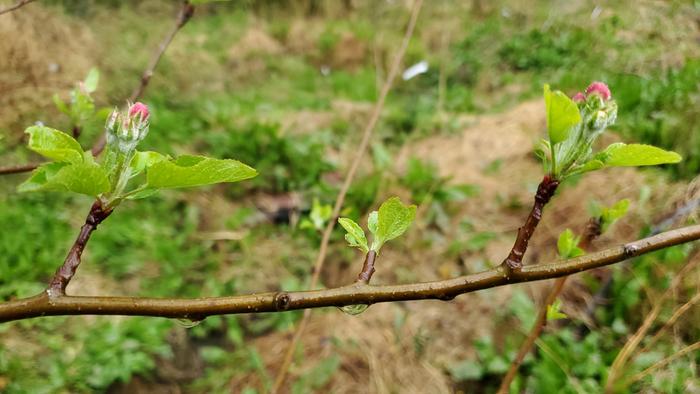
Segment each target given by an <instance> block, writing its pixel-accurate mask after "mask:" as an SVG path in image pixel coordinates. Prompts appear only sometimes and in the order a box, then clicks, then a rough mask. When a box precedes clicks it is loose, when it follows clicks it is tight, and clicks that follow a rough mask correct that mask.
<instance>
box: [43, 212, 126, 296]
mask: <svg viewBox="0 0 700 394" xmlns="http://www.w3.org/2000/svg"><path fill="white" fill-rule="evenodd" d="M111 213H112V210H111V209H104V208H103V207H102V203H101V202H100V200H97V201H95V203H94V204H92V207H91V208H90V212H89V213H88V215H87V218H86V219H85V224H84V225H83V227H81V228H80V233H79V234H78V238H76V240H75V242H74V243H73V246H72V247H71V248H70V251H69V252H68V255H67V256H66V259H65V260H64V261H63V265H62V266H61V267H59V268H58V270H56V273H55V274H54V276H53V278H52V279H51V282H50V283H49V288H48V294H49V296H50V297H52V298H53V297H56V296H63V295H65V294H66V287H67V286H68V283H69V282H70V280H71V279H72V278H73V275H75V271H76V270H77V269H78V266H79V265H80V260H81V256H82V254H83V250H84V249H85V245H87V242H88V241H89V240H90V235H91V234H92V232H93V231H95V230H96V229H97V226H98V225H99V224H100V223H102V221H103V220H105V219H107V217H108V216H109V215H110V214H111Z"/></svg>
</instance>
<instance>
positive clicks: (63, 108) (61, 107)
mask: <svg viewBox="0 0 700 394" xmlns="http://www.w3.org/2000/svg"><path fill="white" fill-rule="evenodd" d="M53 103H54V105H56V108H58V110H59V111H61V112H63V113H64V114H70V110H69V109H68V106H67V105H66V103H65V102H64V101H63V100H61V97H59V95H58V93H55V94H54V95H53Z"/></svg>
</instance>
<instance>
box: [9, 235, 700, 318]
mask: <svg viewBox="0 0 700 394" xmlns="http://www.w3.org/2000/svg"><path fill="white" fill-rule="evenodd" d="M698 239H700V225H695V226H689V227H683V228H679V229H676V230H671V231H667V232H664V233H661V234H658V235H655V236H652V237H649V238H644V239H641V240H638V241H634V242H630V243H627V244H625V245H620V246H617V247H614V248H610V249H606V250H603V251H600V252H596V253H591V254H587V255H584V256H580V257H576V258H573V259H569V260H566V261H557V262H553V263H548V264H538V265H532V266H525V267H523V268H522V270H521V271H520V274H519V275H517V276H515V277H514V276H508V275H507V273H506V272H505V271H504V270H503V269H502V268H501V267H496V268H493V269H490V270H488V271H484V272H480V273H477V274H472V275H466V276H460V277H457V278H453V279H447V280H442V281H436V282H422V283H412V284H401V285H383V286H373V285H364V284H359V283H353V284H351V285H348V286H342V287H338V288H332V289H322V290H308V291H297V292H284V291H282V292H271V293H259V294H250V295H239V296H231V297H213V298H196V299H178V298H141V297H92V296H87V297H84V296H58V297H52V298H49V296H48V295H47V293H46V292H43V293H41V294H39V295H36V296H34V297H30V298H25V299H19V300H12V301H7V302H4V303H0V322H7V321H12V320H21V319H29V318H34V317H41V316H57V315H127V316H157V317H168V318H182V319H191V320H201V319H204V318H206V317H208V316H215V315H224V314H240V313H260V312H282V311H289V310H299V309H308V308H322V307H329V306H335V307H343V306H347V305H357V304H367V305H371V304H376V303H380V302H396V301H410V300H426V299H438V300H450V299H453V298H454V297H456V296H458V295H460V294H465V293H470V292H474V291H478V290H483V289H489V288H492V287H497V286H504V285H509V284H514V283H522V282H531V281H536V280H544V279H552V278H559V277H562V276H566V275H571V274H575V273H578V272H581V271H586V270H590V269H593V268H598V267H603V266H606V265H610V264H615V263H619V262H621V261H624V260H626V259H629V258H631V257H636V256H639V255H642V254H646V253H650V252H653V251H655V250H659V249H664V248H668V247H670V246H675V245H680V244H683V243H687V242H691V241H695V240H698Z"/></svg>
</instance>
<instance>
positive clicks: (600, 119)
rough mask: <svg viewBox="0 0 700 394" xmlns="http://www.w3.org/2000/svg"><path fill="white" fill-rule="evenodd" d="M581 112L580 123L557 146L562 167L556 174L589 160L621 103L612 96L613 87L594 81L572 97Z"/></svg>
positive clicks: (559, 165)
mask: <svg viewBox="0 0 700 394" xmlns="http://www.w3.org/2000/svg"><path fill="white" fill-rule="evenodd" d="M571 99H572V101H573V102H574V103H576V105H577V106H578V109H579V112H580V114H581V123H579V124H578V125H577V126H576V127H575V128H574V129H573V130H571V132H570V134H569V136H568V137H567V139H566V140H565V141H563V142H562V143H561V144H558V145H557V146H556V147H551V148H550V149H556V152H555V153H556V157H557V158H558V159H559V160H558V163H557V164H558V166H557V167H556V171H555V175H561V174H566V172H567V171H568V170H569V169H571V168H573V167H575V166H576V165H577V164H581V163H583V162H585V161H586V160H588V158H589V157H590V155H591V154H592V147H593V143H594V142H595V140H596V138H598V136H600V134H602V133H603V131H604V130H605V129H606V128H607V127H608V126H610V125H612V124H613V123H615V119H616V118H617V104H616V103H615V101H614V100H613V99H612V94H611V93H610V89H609V88H608V86H607V85H606V84H605V83H603V82H593V83H591V84H590V85H589V86H588V88H586V90H585V93H581V92H578V93H576V94H575V95H574V96H573V97H572V98H571Z"/></svg>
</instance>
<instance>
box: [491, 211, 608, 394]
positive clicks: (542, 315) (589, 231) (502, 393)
mask: <svg viewBox="0 0 700 394" xmlns="http://www.w3.org/2000/svg"><path fill="white" fill-rule="evenodd" d="M600 233H601V227H600V219H598V218H592V219H591V220H590V221H589V222H588V225H587V226H586V231H585V233H584V235H583V237H582V239H581V242H580V243H579V247H580V248H581V249H583V250H586V249H588V247H589V246H590V244H591V242H593V240H594V239H595V238H597V237H598V236H599V235H600ZM567 278H568V276H564V277H562V278H559V279H557V280H556V281H555V282H554V285H553V286H552V289H551V290H550V291H549V293H548V294H547V297H545V300H544V303H543V304H542V307H541V308H540V310H539V312H538V313H537V318H536V319H535V323H534V325H533V326H532V329H531V330H530V333H529V334H528V336H527V338H525V341H523V343H522V345H520V349H519V350H518V354H517V355H516V356H515V359H513V362H512V363H511V364H510V368H508V372H507V373H506V376H504V377H503V380H502V381H501V386H500V387H499V389H498V394H506V393H508V389H509V388H510V385H511V383H512V382H513V379H515V376H516V375H517V373H518V369H519V368H520V365H521V364H522V363H523V360H525V356H527V354H528V353H530V350H531V349H532V346H533V345H534V344H535V341H536V340H537V338H539V336H540V334H541V333H542V330H544V327H545V325H546V324H547V308H549V306H550V305H552V304H553V303H554V301H555V300H556V299H557V297H558V296H559V294H560V293H561V291H562V290H563V289H564V285H565V284H566V279H567Z"/></svg>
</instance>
